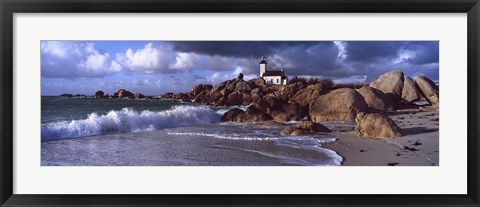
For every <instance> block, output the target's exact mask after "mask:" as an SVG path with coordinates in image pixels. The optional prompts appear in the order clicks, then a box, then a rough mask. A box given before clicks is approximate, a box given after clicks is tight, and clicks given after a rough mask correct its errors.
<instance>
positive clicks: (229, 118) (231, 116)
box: [220, 108, 244, 122]
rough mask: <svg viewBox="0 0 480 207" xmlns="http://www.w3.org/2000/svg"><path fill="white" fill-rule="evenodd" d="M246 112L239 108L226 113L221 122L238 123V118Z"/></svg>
mask: <svg viewBox="0 0 480 207" xmlns="http://www.w3.org/2000/svg"><path fill="white" fill-rule="evenodd" d="M243 113H244V111H243V110H241V109H239V108H233V109H230V110H228V111H227V112H225V113H224V114H223V116H222V118H220V121H222V122H236V117H237V116H238V115H240V114H243Z"/></svg>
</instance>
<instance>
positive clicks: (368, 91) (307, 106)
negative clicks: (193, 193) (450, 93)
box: [162, 71, 439, 138]
mask: <svg viewBox="0 0 480 207" xmlns="http://www.w3.org/2000/svg"><path fill="white" fill-rule="evenodd" d="M294 79H295V78H294ZM330 83H331V81H330ZM438 95H439V89H438V86H437V85H436V84H435V83H434V82H433V81H431V80H430V79H428V78H427V77H425V76H421V75H418V76H415V77H414V78H413V79H411V78H410V77H408V76H406V75H404V74H403V72H402V71H390V72H387V73H385V74H383V75H381V76H380V77H379V78H378V79H376V80H374V81H372V82H371V83H370V84H369V85H368V84H364V85H362V86H361V87H358V85H357V84H355V85H353V84H352V86H351V87H349V86H348V84H347V85H345V84H344V85H342V86H341V87H339V86H335V85H334V84H329V82H328V81H322V80H317V81H307V80H302V79H299V78H296V79H295V81H290V83H289V84H288V85H285V86H279V85H269V84H266V83H265V81H264V80H263V79H262V78H257V79H252V80H249V81H245V80H243V74H239V75H238V77H237V78H236V79H232V80H227V81H224V82H222V83H219V84H218V85H216V86H212V85H209V84H200V85H197V86H195V87H194V88H193V89H192V90H191V91H189V92H187V93H177V94H174V93H166V94H164V95H162V97H163V98H169V99H176V100H183V101H193V102H198V103H203V104H207V105H212V106H233V105H244V106H248V107H247V109H246V110H245V111H243V110H241V109H238V108H234V109H231V110H229V111H228V112H226V113H225V114H224V115H223V117H222V118H221V121H223V122H266V121H275V122H287V121H300V120H302V121H307V122H301V124H300V126H295V127H294V126H291V127H289V128H287V129H288V130H287V129H285V130H284V131H282V134H286V135H303V134H309V133H313V132H318V131H322V132H326V131H328V128H326V127H325V128H326V129H322V130H318V129H319V128H321V127H319V125H318V123H315V122H325V121H356V124H357V127H356V133H357V136H361V137H363V136H364V137H376V138H393V137H398V136H401V134H402V133H401V129H400V128H399V127H398V126H396V125H395V123H394V122H393V121H392V120H391V119H390V118H388V117H387V116H384V115H382V114H381V113H383V112H387V111H394V110H398V109H403V108H406V107H418V106H417V105H415V103H416V102H418V101H422V100H423V101H427V102H428V103H429V104H430V105H432V106H433V107H435V108H437V109H438V105H439V101H438V100H439V98H438V97H439V96H438Z"/></svg>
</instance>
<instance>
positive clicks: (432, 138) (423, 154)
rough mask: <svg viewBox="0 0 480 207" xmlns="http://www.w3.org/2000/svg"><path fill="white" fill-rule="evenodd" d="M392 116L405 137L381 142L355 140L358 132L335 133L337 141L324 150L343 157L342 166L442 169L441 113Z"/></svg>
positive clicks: (405, 113) (407, 113) (394, 113)
mask: <svg viewBox="0 0 480 207" xmlns="http://www.w3.org/2000/svg"><path fill="white" fill-rule="evenodd" d="M389 114H390V115H388V116H389V117H390V118H391V119H392V120H394V121H395V123H397V124H398V125H399V126H400V127H401V128H402V129H403V130H404V131H405V134H406V135H405V136H402V137H399V138H395V139H385V140H380V139H373V138H365V137H361V138H360V137H356V136H355V131H348V132H338V131H337V132H333V133H332V134H334V135H336V136H337V139H338V140H337V141H335V142H331V143H324V144H322V147H325V148H327V149H331V150H333V151H335V152H337V153H338V154H339V155H340V156H342V157H343V161H342V166H388V165H392V166H439V131H438V129H439V127H438V125H437V124H438V112H437V111H419V110H403V111H399V112H392V113H389ZM426 117H429V118H426ZM419 126H421V127H419Z"/></svg>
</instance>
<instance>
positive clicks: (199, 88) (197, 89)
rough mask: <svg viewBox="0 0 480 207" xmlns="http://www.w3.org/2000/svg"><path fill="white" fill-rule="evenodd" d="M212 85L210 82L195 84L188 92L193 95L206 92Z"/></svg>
mask: <svg viewBox="0 0 480 207" xmlns="http://www.w3.org/2000/svg"><path fill="white" fill-rule="evenodd" d="M212 88H213V86H212V85H210V84H198V85H196V86H195V87H193V88H192V90H191V91H190V93H191V94H192V95H193V96H197V95H198V94H201V93H204V92H208V91H209V90H210V89H212Z"/></svg>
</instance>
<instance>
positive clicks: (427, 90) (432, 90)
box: [413, 75, 439, 108]
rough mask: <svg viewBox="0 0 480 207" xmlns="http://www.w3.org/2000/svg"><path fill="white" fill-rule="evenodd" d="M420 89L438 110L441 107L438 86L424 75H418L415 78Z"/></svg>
mask: <svg viewBox="0 0 480 207" xmlns="http://www.w3.org/2000/svg"><path fill="white" fill-rule="evenodd" d="M413 79H414V80H415V82H416V83H417V85H418V87H419V88H420V90H421V91H422V93H423V95H424V96H425V98H426V99H427V101H428V102H429V103H430V104H431V105H432V106H435V107H437V108H438V106H439V93H438V86H437V85H436V84H435V83H434V82H433V81H432V80H430V79H428V78H427V77H425V76H423V75H417V76H415V77H414V78H413Z"/></svg>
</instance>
